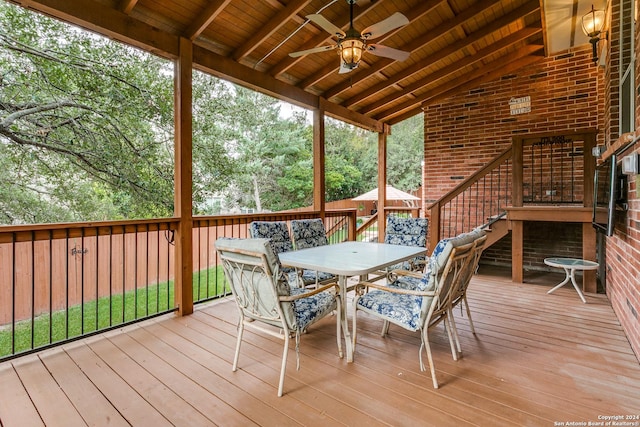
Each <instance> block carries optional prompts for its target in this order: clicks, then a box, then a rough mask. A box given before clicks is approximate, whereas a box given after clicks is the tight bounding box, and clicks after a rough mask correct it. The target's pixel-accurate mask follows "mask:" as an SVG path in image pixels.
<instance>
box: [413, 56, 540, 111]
mask: <svg viewBox="0 0 640 427" xmlns="http://www.w3.org/2000/svg"><path fill="white" fill-rule="evenodd" d="M532 46H533V45H532ZM532 46H531V47H532ZM538 52H539V54H538V55H527V56H523V57H522V58H519V59H517V60H515V61H512V62H510V63H508V64H506V65H505V63H504V62H502V63H501V64H500V63H499V61H498V63H497V64H495V65H496V68H495V69H494V70H493V71H491V72H490V73H488V74H485V75H484V76H480V77H478V78H476V79H473V80H470V81H468V82H466V83H464V84H463V85H460V86H458V87H455V88H451V89H449V90H448V91H446V92H442V93H439V94H437V95H435V96H433V97H431V98H429V99H427V100H425V102H424V103H423V104H422V105H423V106H424V105H430V104H433V103H435V102H437V101H440V100H441V99H446V98H449V97H451V96H453V95H455V94H457V93H460V92H461V91H466V90H471V89H475V88H478V87H480V86H481V85H483V84H484V83H488V82H491V81H494V80H497V79H499V78H500V77H502V76H504V75H507V74H510V73H513V72H515V71H518V70H519V69H521V68H524V67H527V66H529V65H532V64H536V63H538V62H540V61H542V60H543V59H544V46H542V45H540V46H538Z"/></svg>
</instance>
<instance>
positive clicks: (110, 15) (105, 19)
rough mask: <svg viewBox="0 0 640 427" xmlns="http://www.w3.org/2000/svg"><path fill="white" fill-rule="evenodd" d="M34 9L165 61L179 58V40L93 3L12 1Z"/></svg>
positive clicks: (77, 1)
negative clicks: (160, 57)
mask: <svg viewBox="0 0 640 427" xmlns="http://www.w3.org/2000/svg"><path fill="white" fill-rule="evenodd" d="M15 2H16V3H18V4H19V5H21V6H22V7H25V8H28V9H33V10H37V11H39V12H42V13H45V14H47V15H50V16H53V17H55V18H58V19H60V20H62V21H66V22H69V23H71V24H74V25H77V26H79V27H82V28H86V29H88V30H91V31H94V32H96V33H99V34H102V35H105V36H107V37H110V38H113V39H114V40H119V41H121V42H123V43H126V44H129V45H131V46H135V47H138V48H140V49H142V50H146V51H147V52H151V53H154V54H156V55H159V56H162V57H164V58H168V59H172V60H175V59H177V58H178V51H179V41H178V37H177V36H175V35H172V34H169V33H166V32H164V31H161V30H159V29H157V28H155V27H152V26H151V25H148V24H145V23H143V22H140V21H138V20H137V19H134V18H131V17H130V16H128V15H126V14H124V13H122V12H121V11H119V10H115V9H113V8H110V7H106V6H103V5H102V4H100V3H97V2H95V1H92V0H73V1H69V0H15Z"/></svg>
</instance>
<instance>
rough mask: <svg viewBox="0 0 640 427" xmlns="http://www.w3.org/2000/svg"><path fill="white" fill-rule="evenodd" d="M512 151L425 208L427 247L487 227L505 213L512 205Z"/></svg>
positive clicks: (506, 151) (510, 149) (501, 155)
mask: <svg viewBox="0 0 640 427" xmlns="http://www.w3.org/2000/svg"><path fill="white" fill-rule="evenodd" d="M512 157H513V150H512V148H511V147H509V148H508V149H507V150H505V151H504V152H503V153H502V154H500V155H499V156H497V157H496V158H495V159H494V160H492V161H491V162H490V163H488V164H487V165H486V166H484V167H483V168H482V169H480V170H478V171H477V172H475V173H474V174H473V175H471V176H470V177H469V178H467V179H466V180H465V181H463V182H461V183H460V184H458V185H457V186H456V187H455V188H454V189H453V190H451V191H449V192H448V193H447V194H445V195H444V196H442V197H441V198H440V199H438V200H437V201H436V202H435V203H433V204H432V205H431V206H429V207H428V210H429V211H430V220H429V221H430V225H429V247H431V248H433V247H435V245H436V244H437V243H438V241H439V240H440V239H442V238H446V237H451V236H455V235H457V234H459V233H462V232H463V231H469V230H470V229H473V228H476V227H481V226H488V225H489V224H491V223H493V222H495V221H497V220H498V219H499V218H501V217H503V216H504V215H505V214H506V210H505V207H507V206H510V205H511V204H512V194H511V193H512V176H513V175H512V168H513V159H512Z"/></svg>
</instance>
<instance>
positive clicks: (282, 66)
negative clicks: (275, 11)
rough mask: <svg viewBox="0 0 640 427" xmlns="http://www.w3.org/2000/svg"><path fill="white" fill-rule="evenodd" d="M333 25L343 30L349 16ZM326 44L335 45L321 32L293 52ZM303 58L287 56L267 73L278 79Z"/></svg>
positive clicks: (306, 22)
mask: <svg viewBox="0 0 640 427" xmlns="http://www.w3.org/2000/svg"><path fill="white" fill-rule="evenodd" d="M383 1H384V0H381V1H378V2H371V3H370V4H369V6H367V7H366V8H362V9H359V12H358V13H356V14H354V16H353V19H354V21H356V20H358V19H359V18H361V17H362V16H364V15H365V14H366V13H367V12H368V11H369V10H370V9H371V8H373V7H374V6H377V5H378V4H381V3H383ZM439 1H442V0H439ZM309 22H310V21H308V20H305V25H307V24H309V25H311V24H310V23H309ZM334 24H335V25H336V26H338V27H340V28H345V27H346V26H347V25H348V24H349V16H348V15H345V16H344V17H343V18H342V19H341V20H340V21H336V22H334ZM327 42H331V43H333V44H335V43H336V41H335V40H334V39H333V38H332V37H331V35H330V34H328V33H327V32H325V31H324V30H323V31H321V33H320V34H318V35H317V36H314V37H312V38H311V39H310V40H309V41H308V42H306V43H305V44H303V45H302V46H299V47H298V48H296V49H295V50H296V51H301V50H307V49H313V48H314V47H318V46H321V45H323V44H325V43H327ZM303 58H304V56H299V57H297V58H292V57H290V56H287V58H286V59H285V60H283V61H280V62H279V63H278V64H277V65H276V66H275V67H273V68H271V69H270V70H269V71H268V73H269V74H270V75H272V76H273V77H278V76H280V75H282V74H283V73H284V72H286V71H287V70H288V69H289V68H291V67H293V66H294V65H295V64H297V63H298V62H299V61H302V59H303ZM336 69H337V66H336Z"/></svg>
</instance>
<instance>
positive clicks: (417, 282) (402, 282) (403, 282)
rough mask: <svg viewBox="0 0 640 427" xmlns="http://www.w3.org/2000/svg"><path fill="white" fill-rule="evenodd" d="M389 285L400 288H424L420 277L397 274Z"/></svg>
mask: <svg viewBox="0 0 640 427" xmlns="http://www.w3.org/2000/svg"><path fill="white" fill-rule="evenodd" d="M389 286H392V287H396V288H400V289H410V290H424V284H423V280H422V278H420V277H412V276H398V277H397V279H396V280H394V281H393V282H392V283H390V284H389Z"/></svg>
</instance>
